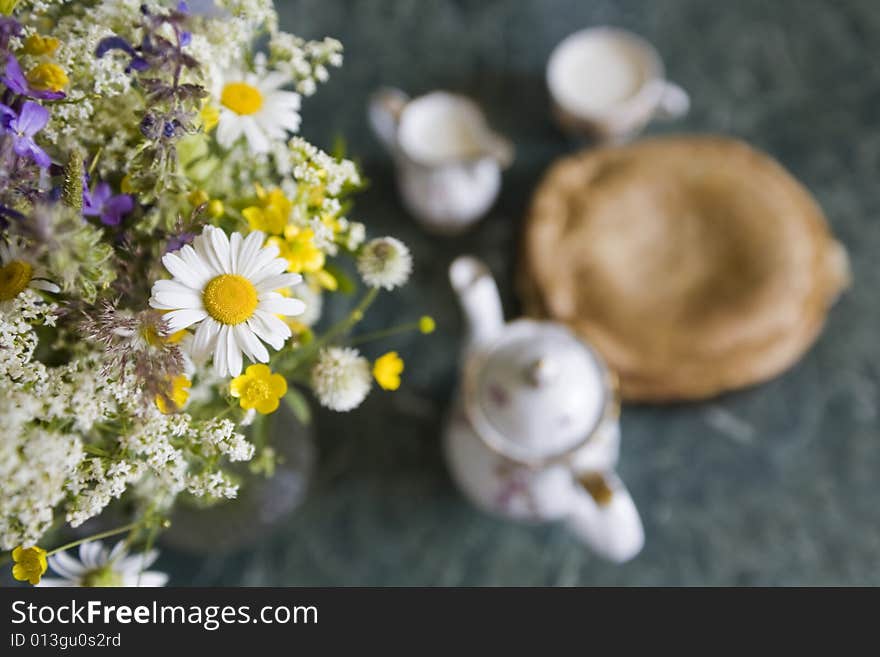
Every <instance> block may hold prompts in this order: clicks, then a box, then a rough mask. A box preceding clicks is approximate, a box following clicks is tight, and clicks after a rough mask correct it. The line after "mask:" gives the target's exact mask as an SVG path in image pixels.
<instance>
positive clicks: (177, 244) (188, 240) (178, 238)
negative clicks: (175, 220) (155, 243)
mask: <svg viewBox="0 0 880 657" xmlns="http://www.w3.org/2000/svg"><path fill="white" fill-rule="evenodd" d="M195 238H196V234H195V233H187V232H182V233H179V234H177V235H172V236H171V237H169V238H168V244H167V245H166V246H165V253H173V252H174V251H180V249H182V248H183V247H184V246H186V245H187V244H192V241H193V240H194V239H195Z"/></svg>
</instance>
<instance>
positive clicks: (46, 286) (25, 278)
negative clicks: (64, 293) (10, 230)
mask: <svg viewBox="0 0 880 657" xmlns="http://www.w3.org/2000/svg"><path fill="white" fill-rule="evenodd" d="M46 276H47V273H46V270H45V269H44V268H43V267H42V266H41V265H40V264H39V263H38V262H37V261H36V259H34V258H33V256H32V255H31V254H30V253H28V252H27V249H25V247H24V245H23V244H22V243H21V242H20V241H18V240H17V239H15V238H12V239H10V240H9V241H8V242H2V241H0V301H10V300H11V299H14V298H15V297H17V296H18V295H19V294H21V293H22V292H23V291H24V289H25V288H28V287H29V288H32V289H35V290H44V291H46V292H53V293H54V292H59V291H60V290H61V288H59V287H58V286H57V285H55V283H52V282H51V281H49V280H48V279H47V278H46Z"/></svg>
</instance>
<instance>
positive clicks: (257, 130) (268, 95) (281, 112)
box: [214, 71, 300, 153]
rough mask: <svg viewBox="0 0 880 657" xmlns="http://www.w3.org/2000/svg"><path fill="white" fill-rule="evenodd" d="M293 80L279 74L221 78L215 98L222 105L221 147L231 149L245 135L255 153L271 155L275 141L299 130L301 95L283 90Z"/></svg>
mask: <svg viewBox="0 0 880 657" xmlns="http://www.w3.org/2000/svg"><path fill="white" fill-rule="evenodd" d="M290 81H291V80H290V78H289V77H288V76H286V75H284V74H283V73H279V72H277V71H272V72H269V73H266V74H264V75H259V74H257V73H243V72H240V71H227V72H226V73H225V74H224V75H223V76H221V77H219V78H218V79H217V81H216V83H215V86H214V97H215V99H216V100H217V102H218V103H219V105H220V117H219V121H218V123H217V141H218V142H219V143H220V145H221V146H223V147H224V148H231V147H232V146H233V144H235V142H237V141H238V140H239V139H240V138H241V136H242V135H244V136H245V137H246V138H247V142H248V146H249V147H250V150H251V152H252V153H268V152H269V151H270V149H271V146H272V143H273V142H279V141H284V140H286V139H287V136H288V131H289V132H296V131H297V130H299V123H300V115H299V107H300V97H299V94H297V93H294V92H293V91H285V90H284V89H282V87H283V86H284V85H286V84H288V83H290Z"/></svg>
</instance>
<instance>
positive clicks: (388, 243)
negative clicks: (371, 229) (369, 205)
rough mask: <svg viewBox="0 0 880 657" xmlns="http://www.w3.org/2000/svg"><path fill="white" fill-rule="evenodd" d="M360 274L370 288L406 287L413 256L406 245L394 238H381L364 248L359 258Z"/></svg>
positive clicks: (390, 288) (389, 288) (391, 288)
mask: <svg viewBox="0 0 880 657" xmlns="http://www.w3.org/2000/svg"><path fill="white" fill-rule="evenodd" d="M357 268H358V272H359V273H360V275H361V278H363V279H364V282H365V283H366V284H367V285H369V286H370V287H384V288H385V289H386V290H393V289H394V288H396V287H400V286H401V285H404V284H405V283H406V282H407V281H408V280H409V275H410V273H411V272H412V256H411V255H410V253H409V249H408V248H406V244H404V243H403V242H401V241H400V240H398V239H395V238H393V237H380V238H377V239H374V240H371V241H370V242H368V243H367V245H366V246H364V248H363V251H361V254H360V255H359V256H358V261H357Z"/></svg>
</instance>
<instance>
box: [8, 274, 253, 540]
mask: <svg viewBox="0 0 880 657" xmlns="http://www.w3.org/2000/svg"><path fill="white" fill-rule="evenodd" d="M56 311H57V308H56V307H55V305H54V304H47V303H44V302H43V301H42V300H41V299H40V297H39V296H38V294H37V293H36V292H35V291H33V290H30V289H26V290H24V291H23V292H22V293H21V294H19V295H18V296H17V297H16V298H15V299H13V300H11V301H10V302H8V303H7V304H6V305H4V307H3V308H0V418H2V431H0V490H2V492H3V494H2V495H0V549H2V550H11V549H12V548H14V547H15V546H17V545H21V544H28V543H34V542H36V541H38V540H39V539H40V537H41V536H42V535H43V534H44V533H45V532H46V531H47V530H48V529H49V527H51V525H52V523H53V522H54V520H55V519H56V517H57V515H58V512H59V511H60V512H61V514H62V515H63V516H64V518H65V520H66V521H67V522H69V523H70V524H71V525H72V526H74V527H75V526H77V525H80V524H81V523H83V522H85V521H86V520H88V519H89V518H92V517H94V516H96V515H98V514H99V513H101V511H103V510H104V508H105V507H106V506H107V505H108V504H109V503H110V502H111V501H112V500H114V499H117V498H119V497H120V496H122V495H123V493H125V492H126V491H127V490H129V489H130V488H132V487H140V488H144V489H148V490H149V491H150V497H151V500H153V501H155V500H162V501H163V503H164V504H171V503H172V502H173V500H174V497H175V496H176V495H177V494H179V493H181V492H183V491H187V492H189V493H191V494H193V495H196V496H201V497H207V498H209V499H213V498H230V497H235V495H236V493H237V486H236V485H235V484H234V483H233V482H232V481H231V480H230V478H229V477H228V476H227V475H226V474H225V473H224V472H222V471H221V470H219V468H220V467H221V466H220V465H219V464H220V463H222V462H223V461H229V462H232V461H246V460H249V459H250V458H251V457H252V456H253V454H254V446H253V445H252V444H251V443H249V442H247V441H246V440H245V438H244V436H243V435H242V434H240V433H238V432H237V431H236V427H235V424H234V423H233V422H232V421H231V420H229V419H225V418H223V419H218V418H214V419H209V420H203V421H196V420H194V419H193V418H192V417H190V416H189V415H187V414H185V413H180V414H173V415H164V414H162V413H161V412H159V410H158V409H157V408H156V407H155V405H147V406H144V405H143V404H142V403H141V391H140V390H139V387H138V386H139V383H138V379H137V378H136V377H135V376H133V375H132V374H131V373H130V370H127V371H126V373H125V375H123V376H120V377H118V378H116V377H111V378H108V377H107V375H106V374H102V370H103V367H104V365H105V364H106V363H105V361H104V360H102V358H103V356H102V355H100V354H97V353H83V354H82V355H81V356H80V357H79V358H77V359H75V360H73V361H71V362H70V363H68V364H65V365H60V366H56V367H49V366H46V365H45V364H43V363H41V362H39V361H38V360H36V359H34V351H35V349H36V347H37V344H38V339H37V334H36V331H35V326H39V325H46V324H51V323H54V321H55V319H56V315H55V313H56ZM122 422H124V424H125V425H126V426H127V427H128V430H127V431H126V432H123V433H120V434H117V435H112V436H105V438H106V439H108V440H111V442H110V444H109V445H108V444H106V443H105V444H104V446H103V447H102V448H101V449H99V450H97V451H96V450H95V440H96V439H97V436H98V434H100V433H101V429H100V427H101V426H106V425H110V424H113V423H122ZM193 463H200V464H215V465H209V466H206V467H202V466H199V467H193Z"/></svg>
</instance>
